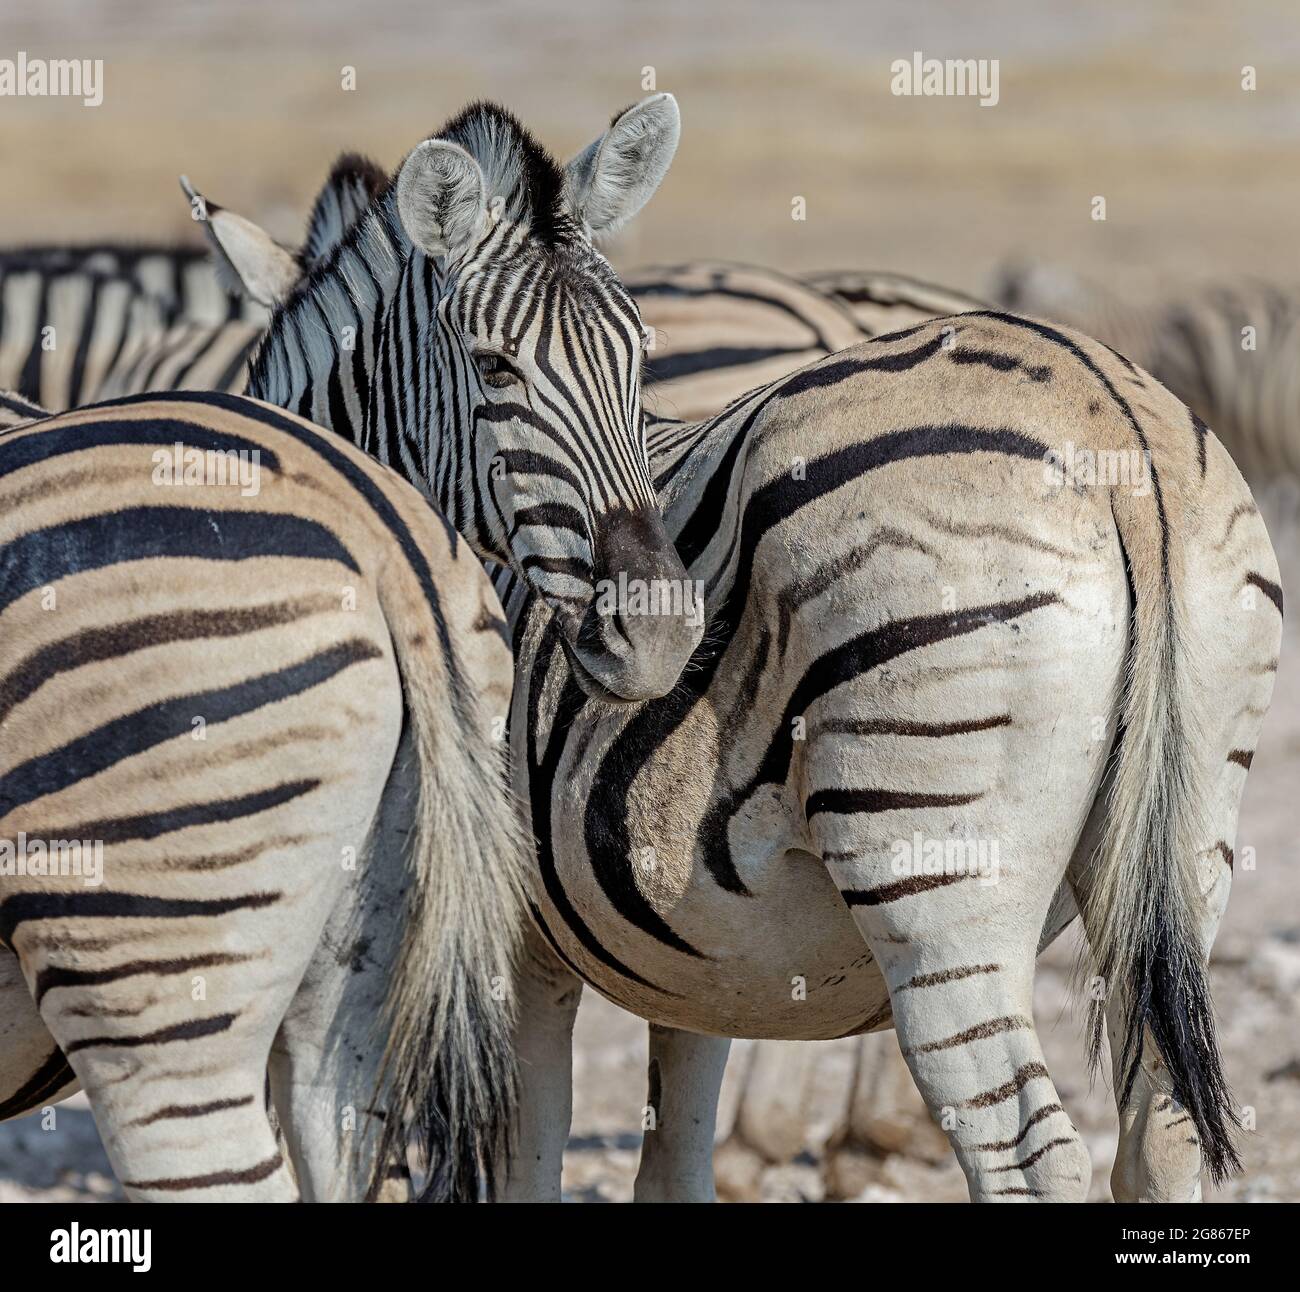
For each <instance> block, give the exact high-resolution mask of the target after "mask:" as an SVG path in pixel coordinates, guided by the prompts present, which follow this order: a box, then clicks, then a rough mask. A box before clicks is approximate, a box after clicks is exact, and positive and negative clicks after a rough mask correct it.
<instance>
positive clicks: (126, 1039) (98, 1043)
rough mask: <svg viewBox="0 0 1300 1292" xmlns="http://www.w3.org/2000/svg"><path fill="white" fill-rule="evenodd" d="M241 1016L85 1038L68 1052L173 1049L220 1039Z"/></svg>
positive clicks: (203, 1019) (226, 1015)
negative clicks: (178, 1044) (176, 1044)
mask: <svg viewBox="0 0 1300 1292" xmlns="http://www.w3.org/2000/svg"><path fill="white" fill-rule="evenodd" d="M238 1017H239V1015H238V1014H213V1015H211V1016H209V1017H208V1018H191V1019H188V1020H186V1021H185V1022H184V1023H173V1024H172V1025H171V1026H170V1027H160V1028H158V1030H157V1031H154V1032H144V1033H142V1034H141V1035H139V1036H83V1037H81V1038H80V1039H79V1040H76V1041H71V1042H69V1044H68V1046H67V1052H68V1053H69V1054H75V1053H76V1052H77V1051H78V1050H98V1049H107V1050H134V1049H136V1048H138V1047H139V1046H142V1045H171V1044H172V1043H173V1042H175V1041H198V1040H201V1039H202V1038H203V1037H205V1036H219V1035H220V1034H221V1033H222V1032H228V1031H229V1030H230V1027H231V1024H232V1023H234V1021H235V1019H236V1018H238Z"/></svg>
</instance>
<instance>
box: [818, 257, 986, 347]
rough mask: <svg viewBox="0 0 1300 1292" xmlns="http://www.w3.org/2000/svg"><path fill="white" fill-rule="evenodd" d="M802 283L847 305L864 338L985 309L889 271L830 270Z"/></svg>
mask: <svg viewBox="0 0 1300 1292" xmlns="http://www.w3.org/2000/svg"><path fill="white" fill-rule="evenodd" d="M803 281H804V282H805V283H807V284H808V285H809V286H810V287H815V288H816V289H817V290H818V291H821V292H825V293H827V295H829V296H834V297H835V298H836V299H837V300H839V301H840V302H841V303H842V304H843V305H845V306H846V307H847V309H848V310H849V312H850V313H851V314H852V315H853V317H854V319H855V320H856V321H857V324H858V327H859V328H860V329H861V330H862V333H863V335H864V336H869V337H871V336H883V335H884V334H885V333H886V332H898V331H901V330H902V329H903V328H905V327H911V326H912V325H913V324H915V323H924V322H925V321H926V320H927V319H932V318H941V317H943V316H944V315H947V314H965V313H966V312H967V311H968V310H979V309H983V308H984V306H985V304H986V302H985V301H982V300H980V299H979V298H978V297H975V296H970V295H967V293H965V292H958V291H954V290H953V289H952V288H951V287H939V286H937V285H936V284H934V283H928V282H923V281H922V280H921V279H919V278H912V277H910V276H909V275H907V274H895V273H889V272H888V271H886V270H875V269H831V270H825V271H823V272H821V273H816V274H804V275H803Z"/></svg>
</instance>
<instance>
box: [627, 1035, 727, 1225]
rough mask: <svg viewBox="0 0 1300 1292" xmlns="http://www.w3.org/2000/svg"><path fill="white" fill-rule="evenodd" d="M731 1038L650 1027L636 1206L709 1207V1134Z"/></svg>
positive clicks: (710, 1195) (711, 1180)
mask: <svg viewBox="0 0 1300 1292" xmlns="http://www.w3.org/2000/svg"><path fill="white" fill-rule="evenodd" d="M730 1049H731V1038H730V1037H726V1036H700V1035H698V1034H696V1033H694V1032H679V1031H678V1030H677V1029H676V1028H671V1027H658V1026H656V1025H655V1024H653V1023H652V1024H651V1025H650V1089H649V1093H648V1095H647V1097H646V1103H647V1105H648V1115H647V1120H646V1123H645V1134H644V1137H643V1139H642V1141H641V1164H640V1166H639V1167H638V1168H637V1173H636V1186H635V1189H634V1190H633V1195H632V1196H633V1200H634V1201H635V1202H713V1201H714V1200H715V1194H714V1188H713V1130H714V1124H715V1122H716V1121H717V1116H718V1093H719V1091H720V1090H721V1089H722V1074H723V1071H724V1070H725V1069H726V1066H727V1053H728V1051H729V1050H730Z"/></svg>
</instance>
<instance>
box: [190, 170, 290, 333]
mask: <svg viewBox="0 0 1300 1292" xmlns="http://www.w3.org/2000/svg"><path fill="white" fill-rule="evenodd" d="M181 188H182V189H184V190H185V195H186V196H187V197H188V198H189V199H190V213H191V215H193V217H194V218H195V219H196V220H197V221H198V222H199V223H200V224H201V225H202V226H203V233H204V236H205V237H206V238H207V240H208V245H209V246H210V247H211V248H212V259H213V263H214V265H215V267H216V271H217V277H218V279H220V281H221V285H222V286H223V287H224V288H225V289H226V290H227V291H228V292H230V293H232V294H233V295H235V296H247V297H249V298H250V299H251V300H255V301H257V302H259V303H260V304H262V305H266V306H268V307H269V308H271V309H274V308H275V306H277V305H279V304H280V303H281V302H282V301H284V300H286V299H287V298H288V297H289V295H290V294H291V293H292V292H293V290H294V288H295V287H297V285H298V283H299V281H300V280H301V279H302V273H303V270H302V264H301V263H300V261H299V260H298V257H297V256H295V255H294V254H293V252H292V251H290V250H289V249H288V248H287V247H282V246H281V245H280V244H279V243H278V242H276V241H275V239H274V238H272V237H271V235H270V234H269V233H267V232H266V231H265V230H263V229H259V228H258V227H257V225H255V224H254V223H253V222H252V221H251V220H245V219H244V217H243V216H242V215H236V214H235V213H234V212H233V211H227V210H226V209H225V208H224V207H220V206H218V205H217V204H216V203H215V202H210V201H208V199H206V198H205V197H204V196H203V195H202V194H201V193H198V192H196V191H195V188H194V186H193V185H192V184H191V183H190V181H189V180H188V179H187V178H186V177H185V176H184V175H182V176H181Z"/></svg>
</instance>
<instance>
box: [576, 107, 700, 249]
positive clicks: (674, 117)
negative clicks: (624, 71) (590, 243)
mask: <svg viewBox="0 0 1300 1292" xmlns="http://www.w3.org/2000/svg"><path fill="white" fill-rule="evenodd" d="M681 132H682V119H681V114H680V113H679V112H678V110H677V100H676V99H674V98H673V96H672V95H671V94H652V95H651V96H650V97H649V98H648V99H642V100H641V102H640V103H636V104H633V106H632V107H630V108H627V109H625V110H624V111H623V112H620V113H619V114H618V115H617V116H616V117H615V118H614V120H613V121H612V122H611V123H610V127H609V129H608V130H607V131H605V133H604V134H603V135H601V136H600V138H599V139H597V140H596V141H595V142H594V143H592V144H590V145H589V146H588V147H587V148H585V149H584V150H583V151H582V152H580V153H579V154H578V155H577V156H576V157H575V158H573V160H572V161H570V162H569V164H568V165H567V166H566V167H565V189H566V193H567V196H568V201H569V208H570V210H571V211H572V212H573V214H574V216H576V217H577V218H578V219H579V220H581V221H582V222H583V224H585V225H586V226H587V228H588V229H589V230H590V231H591V232H592V233H593V234H609V233H614V232H615V231H616V230H617V229H619V228H620V227H621V226H623V225H624V224H626V223H627V222H628V221H629V220H630V219H631V218H632V217H633V216H634V215H635V214H636V213H637V212H638V211H639V210H640V209H641V208H642V207H643V206H644V205H645V204H646V203H647V202H648V201H649V200H650V198H651V196H652V195H653V193H654V191H655V189H657V188H658V187H659V185H660V184H661V183H662V182H663V178H664V176H665V175H666V174H667V173H668V167H669V166H670V165H671V164H672V160H673V154H674V153H675V152H676V151H677V140H678V138H679V137H680V136H681Z"/></svg>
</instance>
